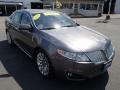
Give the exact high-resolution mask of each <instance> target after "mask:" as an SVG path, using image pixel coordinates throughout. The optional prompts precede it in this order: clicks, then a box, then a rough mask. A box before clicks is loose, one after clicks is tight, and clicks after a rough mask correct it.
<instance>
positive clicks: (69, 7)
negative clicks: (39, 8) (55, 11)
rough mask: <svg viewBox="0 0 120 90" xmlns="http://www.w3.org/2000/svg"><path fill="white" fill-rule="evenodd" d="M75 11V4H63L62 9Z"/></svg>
mask: <svg viewBox="0 0 120 90" xmlns="http://www.w3.org/2000/svg"><path fill="white" fill-rule="evenodd" d="M56 6H57V5H55V6H54V7H55V8H57V7H56ZM66 8H67V9H73V3H61V6H60V9H66Z"/></svg>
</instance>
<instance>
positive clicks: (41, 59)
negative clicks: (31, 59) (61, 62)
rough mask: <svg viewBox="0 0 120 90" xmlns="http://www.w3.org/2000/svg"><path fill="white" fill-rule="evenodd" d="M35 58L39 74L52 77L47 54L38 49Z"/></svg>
mask: <svg viewBox="0 0 120 90" xmlns="http://www.w3.org/2000/svg"><path fill="white" fill-rule="evenodd" d="M35 59H36V63H37V67H38V70H39V71H40V73H41V75H42V76H43V77H45V78H49V79H50V78H53V68H52V65H51V63H50V61H49V58H48V56H47V55H46V54H45V53H44V52H43V51H41V50H39V51H38V52H37V54H36V57H35Z"/></svg>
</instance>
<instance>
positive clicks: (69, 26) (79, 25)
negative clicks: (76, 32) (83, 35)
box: [63, 24, 80, 27]
mask: <svg viewBox="0 0 120 90" xmlns="http://www.w3.org/2000/svg"><path fill="white" fill-rule="evenodd" d="M76 26H80V25H79V24H76V25H68V26H63V27H76Z"/></svg>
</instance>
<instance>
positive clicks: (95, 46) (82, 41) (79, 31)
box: [42, 26, 110, 52]
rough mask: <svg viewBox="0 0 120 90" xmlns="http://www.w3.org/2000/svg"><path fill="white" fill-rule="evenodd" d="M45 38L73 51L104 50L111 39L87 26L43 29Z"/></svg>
mask: <svg viewBox="0 0 120 90" xmlns="http://www.w3.org/2000/svg"><path fill="white" fill-rule="evenodd" d="M42 32H43V33H44V35H45V38H46V39H47V40H49V41H50V42H51V43H53V44H54V45H57V46H58V47H59V48H62V49H64V50H67V51H71V52H90V51H96V50H104V49H105V47H106V45H107V44H108V43H109V42H110V40H109V39H108V38H107V37H105V36H104V35H102V34H100V33H98V32H96V31H94V30H92V29H90V28H87V27H85V26H77V27H64V28H60V29H54V30H42Z"/></svg>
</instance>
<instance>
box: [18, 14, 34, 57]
mask: <svg viewBox="0 0 120 90" xmlns="http://www.w3.org/2000/svg"><path fill="white" fill-rule="evenodd" d="M20 24H21V25H22V24H29V25H32V23H31V20H30V17H29V15H28V14H27V13H23V15H22V17H21V23H20ZM19 31H20V38H19V41H20V46H21V47H22V48H23V49H24V50H25V51H26V52H27V54H29V55H31V53H32V52H33V49H34V47H35V43H34V41H33V40H32V38H33V32H32V31H30V30H19Z"/></svg>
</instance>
